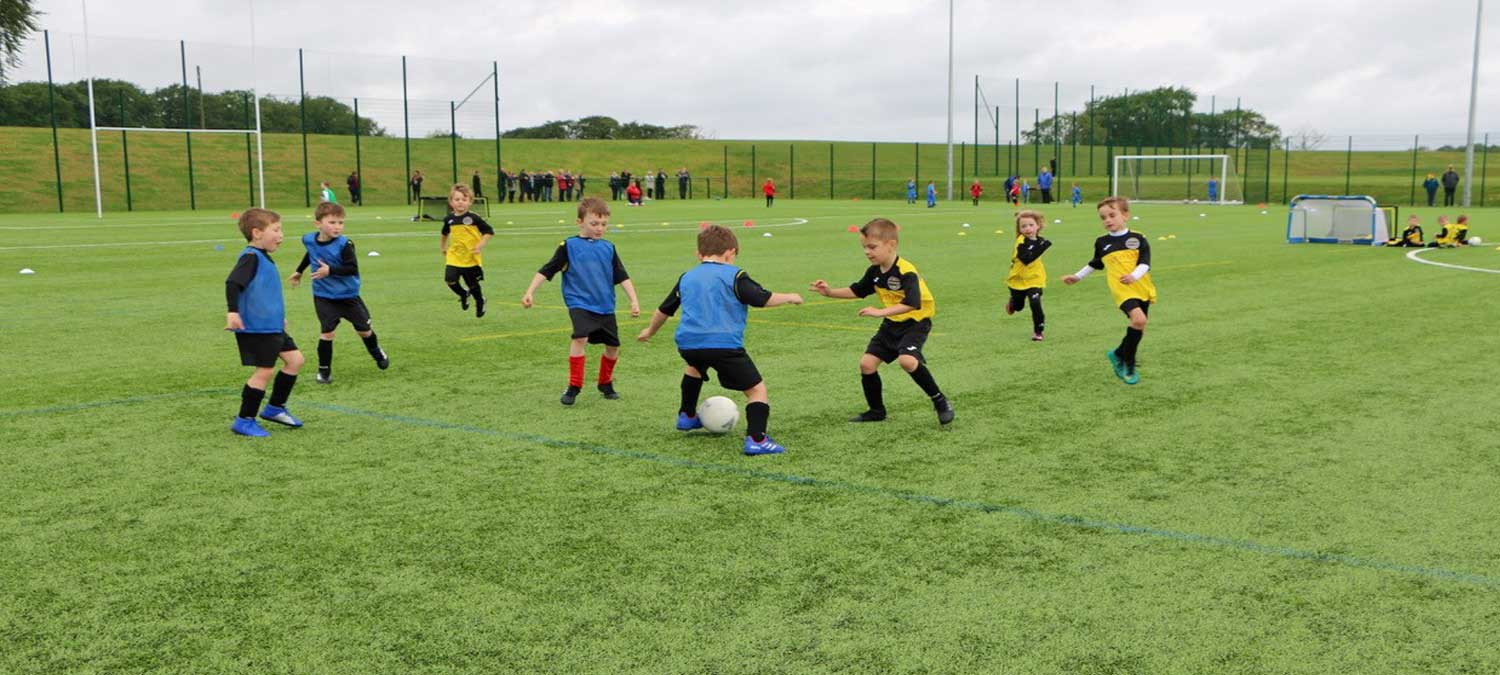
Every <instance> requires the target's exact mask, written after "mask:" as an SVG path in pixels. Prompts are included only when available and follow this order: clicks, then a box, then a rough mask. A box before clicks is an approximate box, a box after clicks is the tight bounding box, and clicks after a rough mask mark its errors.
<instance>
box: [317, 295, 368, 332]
mask: <svg viewBox="0 0 1500 675" xmlns="http://www.w3.org/2000/svg"><path fill="white" fill-rule="evenodd" d="M313 308H314V309H316V310H318V327H319V328H320V329H321V332H324V333H332V332H333V330H334V329H335V328H338V327H339V321H340V320H343V321H348V322H349V325H351V326H354V330H357V331H359V332H361V333H363V332H365V331H367V330H370V310H369V309H368V308H366V307H365V301H364V300H361V299H359V297H358V296H356V297H353V298H342V299H334V298H320V297H318V296H316V295H315V296H313Z"/></svg>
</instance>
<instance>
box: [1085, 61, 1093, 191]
mask: <svg viewBox="0 0 1500 675" xmlns="http://www.w3.org/2000/svg"><path fill="white" fill-rule="evenodd" d="M1084 111H1085V112H1087V113H1088V116H1089V178H1093V177H1094V85H1092V84H1091V85H1089V107H1087V108H1084Z"/></svg>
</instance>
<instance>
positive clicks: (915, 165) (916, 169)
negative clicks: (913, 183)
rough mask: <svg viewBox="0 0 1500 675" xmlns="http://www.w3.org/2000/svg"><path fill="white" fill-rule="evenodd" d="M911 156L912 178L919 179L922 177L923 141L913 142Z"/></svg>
mask: <svg viewBox="0 0 1500 675" xmlns="http://www.w3.org/2000/svg"><path fill="white" fill-rule="evenodd" d="M911 158H912V167H911V179H912V180H917V179H919V178H921V177H922V144H921V143H912V144H911Z"/></svg>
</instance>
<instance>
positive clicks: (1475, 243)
mask: <svg viewBox="0 0 1500 675" xmlns="http://www.w3.org/2000/svg"><path fill="white" fill-rule="evenodd" d="M1483 243H1484V240H1483V239H1480V238H1479V237H1469V245H1470V246H1478V245H1480V244H1483Z"/></svg>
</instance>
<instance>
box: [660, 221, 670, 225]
mask: <svg viewBox="0 0 1500 675" xmlns="http://www.w3.org/2000/svg"><path fill="white" fill-rule="evenodd" d="M661 224H663V225H671V223H669V222H667V221H665V220H664V221H662V223H661Z"/></svg>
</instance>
